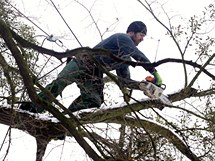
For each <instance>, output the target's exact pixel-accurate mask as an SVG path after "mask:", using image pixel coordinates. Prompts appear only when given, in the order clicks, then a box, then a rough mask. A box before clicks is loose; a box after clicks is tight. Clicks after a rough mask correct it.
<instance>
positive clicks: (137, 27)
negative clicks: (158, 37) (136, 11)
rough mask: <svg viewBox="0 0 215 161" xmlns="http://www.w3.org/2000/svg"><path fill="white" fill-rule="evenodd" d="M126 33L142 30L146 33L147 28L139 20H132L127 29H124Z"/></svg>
mask: <svg viewBox="0 0 215 161" xmlns="http://www.w3.org/2000/svg"><path fill="white" fill-rule="evenodd" d="M126 32H127V33H128V32H135V33H137V32H142V33H144V34H145V35H146V33H147V28H146V25H145V24H144V23H143V22H141V21H134V22H132V23H131V24H130V25H129V26H128V29H127V31H126Z"/></svg>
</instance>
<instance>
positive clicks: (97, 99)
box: [69, 80, 104, 112]
mask: <svg viewBox="0 0 215 161" xmlns="http://www.w3.org/2000/svg"><path fill="white" fill-rule="evenodd" d="M98 82H99V83H98ZM78 86H79V88H80V92H81V95H80V96H79V97H78V98H76V99H75V100H74V101H73V103H72V104H71V105H70V106H69V110H70V111H72V112H75V111H79V110H82V109H89V108H95V107H97V108H99V107H100V106H101V104H102V103H103V102H104V96H103V88H104V85H103V82H102V81H96V82H95V81H91V80H86V81H85V82H84V83H83V84H78Z"/></svg>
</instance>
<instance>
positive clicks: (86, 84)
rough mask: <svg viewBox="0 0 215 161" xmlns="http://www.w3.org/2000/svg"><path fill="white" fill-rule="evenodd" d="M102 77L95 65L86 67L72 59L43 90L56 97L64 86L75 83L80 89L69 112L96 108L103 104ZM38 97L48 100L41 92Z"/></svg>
mask: <svg viewBox="0 0 215 161" xmlns="http://www.w3.org/2000/svg"><path fill="white" fill-rule="evenodd" d="M102 77H103V76H102V72H101V71H100V70H99V69H98V68H97V67H96V65H93V64H90V65H89V64H88V65H86V64H85V63H84V62H82V61H80V60H76V59H72V60H71V61H70V62H69V63H68V64H67V65H66V66H65V67H64V68H63V70H62V71H61V72H60V73H59V75H58V77H57V79H56V80H54V81H53V82H52V83H50V84H49V85H47V86H46V87H45V88H46V89H47V90H48V91H50V92H51V94H52V95H53V96H54V97H57V96H58V95H60V94H61V93H62V91H63V90H64V88H65V87H66V86H68V85H70V84H72V83H77V85H78V87H79V88H80V96H79V97H78V98H76V99H75V100H74V101H73V102H72V104H71V105H70V106H69V110H71V111H72V112H75V111H78V110H81V109H88V108H93V107H97V108H98V107H100V106H101V104H102V103H103V102H104V96H103V88H104V84H103V80H102ZM71 92H72V90H71ZM38 95H39V96H40V97H41V98H42V99H44V100H48V97H47V96H46V95H45V93H43V92H41V93H39V94H38ZM37 111H38V112H42V111H43V109H42V108H38V109H37Z"/></svg>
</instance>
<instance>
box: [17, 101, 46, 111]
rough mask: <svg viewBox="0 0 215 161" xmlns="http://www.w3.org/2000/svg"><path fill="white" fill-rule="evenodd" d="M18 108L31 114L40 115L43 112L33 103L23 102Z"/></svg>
mask: <svg viewBox="0 0 215 161" xmlns="http://www.w3.org/2000/svg"><path fill="white" fill-rule="evenodd" d="M19 108H20V109H21V110H24V111H29V112H32V113H42V112H43V111H44V109H43V108H42V107H39V106H36V105H35V104H34V103H33V102H23V103H22V104H21V106H20V107H19Z"/></svg>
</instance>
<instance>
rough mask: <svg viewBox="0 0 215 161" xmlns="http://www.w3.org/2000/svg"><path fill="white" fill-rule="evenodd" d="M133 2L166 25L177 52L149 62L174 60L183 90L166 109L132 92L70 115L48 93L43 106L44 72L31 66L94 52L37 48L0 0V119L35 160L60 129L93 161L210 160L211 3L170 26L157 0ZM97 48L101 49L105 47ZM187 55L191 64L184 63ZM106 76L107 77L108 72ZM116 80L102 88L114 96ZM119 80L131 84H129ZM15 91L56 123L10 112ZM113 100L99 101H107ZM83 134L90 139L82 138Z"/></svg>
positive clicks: (14, 110)
mask: <svg viewBox="0 0 215 161" xmlns="http://www.w3.org/2000/svg"><path fill="white" fill-rule="evenodd" d="M137 2H138V3H139V5H140V6H141V7H142V9H143V10H144V9H145V10H147V11H148V12H149V13H150V14H151V16H152V17H153V18H154V19H155V20H156V21H157V22H158V24H160V25H161V26H162V27H163V28H164V29H165V30H166V36H167V37H170V39H171V40H172V41H173V42H174V44H175V46H176V49H177V50H178V53H179V54H180V59H163V60H161V61H157V62H156V63H152V64H151V65H153V66H158V65H159V67H160V66H162V65H165V64H170V63H171V62H175V63H181V65H182V67H183V72H184V79H183V80H181V81H183V83H184V86H183V88H182V89H180V90H179V91H177V92H174V93H172V94H169V95H168V97H169V99H170V100H171V101H172V102H173V106H167V105H165V108H164V109H163V110H162V111H161V110H159V109H161V107H163V106H164V105H163V104H161V103H160V102H159V101H156V100H138V99H137V98H136V97H134V96H132V98H131V100H132V101H131V102H127V104H124V105H120V106H118V107H115V108H108V109H106V108H102V109H101V110H95V111H91V112H80V113H78V114H77V115H76V114H75V115H74V114H72V113H71V112H69V111H68V110H67V109H66V107H64V106H63V105H62V104H61V103H60V102H59V101H58V99H55V98H53V97H52V96H50V100H53V102H54V103H53V104H48V105H46V104H44V102H42V101H41V100H40V99H39V98H38V97H37V95H36V93H37V91H38V90H43V91H44V88H43V86H42V85H43V84H44V82H43V81H41V79H39V78H40V76H42V75H44V74H45V73H47V72H44V73H42V74H41V73H40V71H41V69H40V68H42V69H44V68H43V67H41V66H39V65H38V64H40V63H41V59H43V61H42V63H43V64H44V58H46V59H45V60H47V59H49V58H50V57H49V56H52V57H55V58H57V59H60V60H61V59H63V58H66V57H68V56H72V55H76V54H79V53H83V52H87V53H89V54H94V53H96V52H97V51H96V50H93V49H91V48H86V47H81V48H76V49H74V50H69V51H67V52H59V51H54V50H50V49H47V48H44V47H41V45H40V44H38V43H37V42H36V41H35V40H34V38H33V35H34V33H33V32H32V29H31V28H29V27H28V26H27V25H25V24H20V23H18V22H19V21H18V20H17V22H16V19H17V16H19V14H20V13H19V14H18V13H16V12H15V11H14V10H13V9H12V8H10V7H8V5H7V4H8V3H6V2H5V1H3V2H1V3H2V5H1V6H2V7H1V8H2V12H1V13H2V15H1V17H2V18H1V21H0V35H1V44H2V45H1V57H0V58H1V59H0V60H1V61H0V64H1V71H2V72H1V73H2V77H1V82H2V88H1V90H2V96H1V98H2V100H1V102H2V107H1V108H0V110H1V112H0V115H1V116H0V122H1V123H2V124H6V125H9V129H11V128H18V129H21V130H25V131H27V132H28V133H29V134H30V135H32V136H34V137H35V138H36V141H37V156H36V160H38V161H39V160H42V157H43V156H44V152H45V149H46V146H47V145H48V143H49V142H50V141H51V140H52V139H53V138H56V137H58V136H61V135H62V134H64V133H65V132H66V134H67V135H68V136H71V137H74V138H75V140H76V141H77V143H78V144H79V145H80V146H81V147H82V148H83V150H84V151H85V152H86V154H87V155H88V156H89V157H90V158H92V159H93V160H99V161H100V160H185V159H188V160H213V158H214V154H215V153H214V150H215V149H214V126H213V124H214V118H215V117H214V102H213V99H214V93H215V90H214V77H215V76H214V56H215V54H214V51H213V49H214V37H213V34H211V33H213V32H214V31H213V26H214V11H215V10H214V5H213V4H210V5H209V6H207V7H206V8H205V10H204V11H203V14H202V16H193V17H191V18H190V19H189V20H188V21H186V20H183V22H184V23H180V24H178V23H176V22H174V17H171V15H169V13H167V12H166V10H165V8H164V5H163V4H159V3H158V1H157V2H154V1H153V2H149V1H137ZM9 4H10V3H9ZM78 4H79V5H80V4H81V6H84V9H86V11H88V13H89V14H90V16H91V18H92V23H93V24H94V25H95V27H96V28H97V30H98V31H99V27H98V24H97V23H96V21H95V18H94V17H93V14H92V8H91V9H88V8H87V7H85V4H82V3H80V2H78ZM9 6H10V5H9ZM158 8H159V10H158ZM164 15H165V16H164ZM165 22H167V23H165ZM113 24H114V23H113ZM110 26H111V25H110ZM210 26H211V27H210ZM106 31H108V30H106ZM101 33H103V32H101V31H99V35H100V36H101V38H102V37H103V34H101ZM48 38H50V35H48ZM42 53H43V54H44V55H42ZM100 53H101V54H108V53H106V52H105V51H100ZM47 55H48V56H47ZM41 56H42V57H41ZM190 58H191V60H192V61H187V60H189V59H190ZM39 60H40V61H39ZM45 62H46V61H45ZM130 63H132V62H130ZM32 64H33V65H32ZM50 64H51V63H50ZM171 64H172V63H171ZM37 65H38V66H37ZM141 65H145V64H140V66H141ZM169 66H170V65H169ZM172 72H175V71H172ZM106 74H107V75H110V73H106ZM39 75H40V76H39ZM45 75H46V74H45ZM110 76H112V77H111V78H112V80H113V82H114V81H116V79H115V77H114V76H113V75H110ZM42 78H43V77H42ZM44 80H45V81H47V77H44ZM121 83H122V82H121ZM5 84H6V85H5ZM117 84H119V82H115V84H114V83H112V82H109V83H107V85H106V89H107V90H105V92H107V93H108V91H109V90H110V88H114V89H115V91H117V90H118V91H119V93H120V94H121V95H122V93H123V91H120V90H119V89H120V88H121V87H120V88H118V86H117ZM122 85H123V86H125V87H127V86H129V87H130V88H135V89H136V86H135V84H134V85H132V84H130V85H128V84H122ZM108 89H109V90H108ZM110 92H112V91H110ZM23 93H25V94H23ZM23 95H24V96H25V98H24V100H28V96H29V98H30V100H31V101H33V102H34V103H36V104H39V105H42V106H43V107H44V108H45V109H46V110H47V111H48V112H47V115H51V116H52V118H56V119H58V121H59V122H57V123H56V122H52V121H51V120H43V119H38V116H37V115H31V114H28V113H23V112H22V111H20V110H18V109H17V108H18V105H16V104H15V103H16V102H17V98H19V99H23V98H22V96H23ZM26 95H27V96H26ZM110 95H111V94H110ZM106 98H108V95H106ZM5 100H6V101H7V104H8V103H10V107H11V108H5V104H3V102H5ZM114 101H115V102H116V101H117V100H114ZM119 101H120V100H119ZM113 103H114V102H109V100H107V101H106V104H107V105H108V106H111V104H113ZM62 110H64V111H65V112H67V113H68V115H69V116H70V117H69V118H68V117H66V116H64V115H63V114H62V113H61V112H62ZM173 111H174V113H173ZM169 115H171V117H170V116H169ZM100 125H102V126H100ZM8 136H10V135H8ZM86 138H88V140H89V141H90V143H91V144H89V143H88V142H86ZM9 145H10V144H9ZM95 149H96V150H95ZM8 150H9V146H8ZM6 157H7V155H5V158H6Z"/></svg>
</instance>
